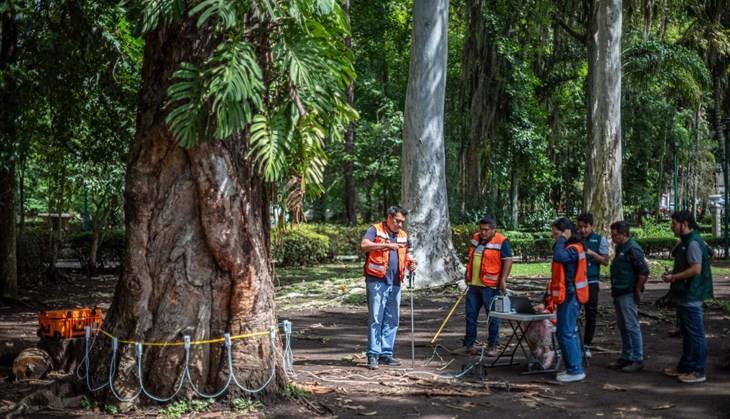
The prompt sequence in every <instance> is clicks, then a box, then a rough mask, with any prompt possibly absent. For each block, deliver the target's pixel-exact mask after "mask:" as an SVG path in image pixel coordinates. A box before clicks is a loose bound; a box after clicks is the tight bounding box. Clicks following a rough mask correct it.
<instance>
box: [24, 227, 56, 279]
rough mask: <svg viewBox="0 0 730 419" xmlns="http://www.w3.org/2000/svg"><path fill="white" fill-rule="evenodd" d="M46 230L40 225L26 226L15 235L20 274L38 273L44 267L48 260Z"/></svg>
mask: <svg viewBox="0 0 730 419" xmlns="http://www.w3.org/2000/svg"><path fill="white" fill-rule="evenodd" d="M48 234H49V233H48V230H47V229H45V228H43V227H42V226H41V227H33V228H28V227H27V226H26V228H25V231H24V232H23V234H22V235H18V237H17V242H16V246H17V250H16V252H17V258H18V270H19V274H20V275H21V276H25V275H33V274H38V273H41V272H43V271H45V269H46V262H48V260H50V258H51V257H50V247H49V238H48Z"/></svg>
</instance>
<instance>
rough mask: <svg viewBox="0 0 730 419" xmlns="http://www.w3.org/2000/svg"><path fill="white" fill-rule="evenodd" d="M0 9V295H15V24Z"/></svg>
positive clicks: (9, 8)
mask: <svg viewBox="0 0 730 419" xmlns="http://www.w3.org/2000/svg"><path fill="white" fill-rule="evenodd" d="M3 6H4V7H3V8H2V9H0V13H1V14H0V103H1V104H2V105H0V296H4V297H11V298H15V297H17V296H18V265H17V257H16V239H15V236H16V235H15V229H16V215H15V167H16V157H17V150H16V149H17V129H16V119H17V117H18V101H17V80H16V79H17V73H16V71H17V70H16V69H15V68H14V67H15V64H16V60H17V56H18V24H17V22H16V10H15V6H14V5H13V3H12V2H6V3H5V4H3Z"/></svg>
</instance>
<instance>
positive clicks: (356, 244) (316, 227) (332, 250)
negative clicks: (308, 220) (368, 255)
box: [305, 224, 370, 259]
mask: <svg viewBox="0 0 730 419" xmlns="http://www.w3.org/2000/svg"><path fill="white" fill-rule="evenodd" d="M305 227H306V228H310V229H312V231H314V232H315V233H318V234H322V235H324V236H327V237H328V238H329V240H330V245H329V251H328V256H329V259H334V258H335V257H337V256H352V255H360V241H361V240H362V236H363V235H365V232H366V231H367V229H368V227H370V225H365V224H361V225H358V226H355V227H350V226H340V225H334V224H310V225H307V226H305Z"/></svg>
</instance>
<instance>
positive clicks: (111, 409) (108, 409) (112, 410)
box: [103, 404, 119, 415]
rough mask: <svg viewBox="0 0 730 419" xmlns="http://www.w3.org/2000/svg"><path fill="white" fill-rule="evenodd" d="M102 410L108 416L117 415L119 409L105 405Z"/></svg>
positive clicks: (111, 405)
mask: <svg viewBox="0 0 730 419" xmlns="http://www.w3.org/2000/svg"><path fill="white" fill-rule="evenodd" d="M103 410H104V412H106V413H108V414H110V415H116V414H118V413H119V408H118V407H117V406H115V405H113V404H105V405H104V409H103Z"/></svg>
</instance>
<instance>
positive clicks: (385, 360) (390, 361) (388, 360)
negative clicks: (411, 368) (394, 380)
mask: <svg viewBox="0 0 730 419" xmlns="http://www.w3.org/2000/svg"><path fill="white" fill-rule="evenodd" d="M379 361H380V363H381V364H383V365H387V366H389V367H397V366H398V365H400V361H398V360H397V359H395V358H393V357H392V356H381V357H380V359H379Z"/></svg>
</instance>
